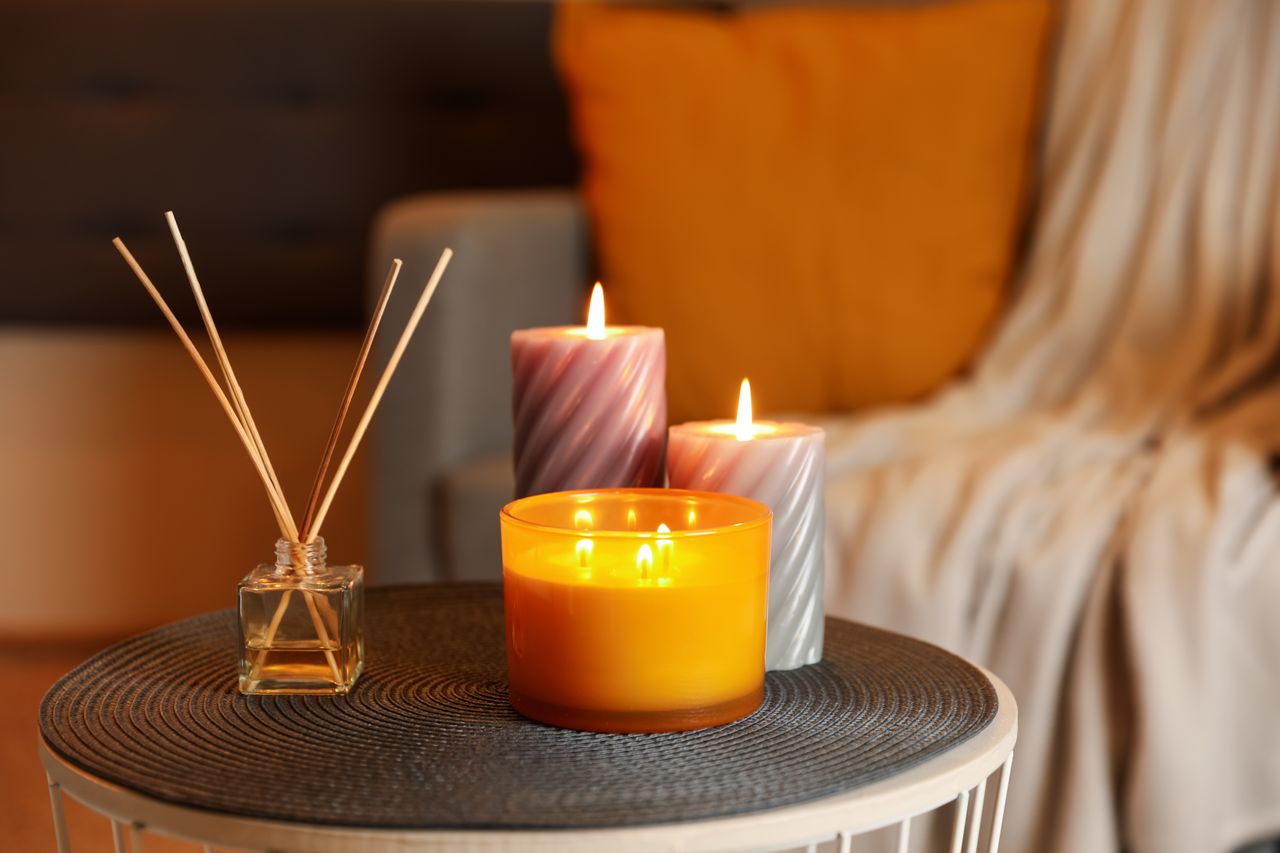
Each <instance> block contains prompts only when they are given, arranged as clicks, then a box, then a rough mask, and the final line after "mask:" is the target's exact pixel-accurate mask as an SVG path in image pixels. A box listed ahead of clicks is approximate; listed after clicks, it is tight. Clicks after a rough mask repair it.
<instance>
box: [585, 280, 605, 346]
mask: <svg viewBox="0 0 1280 853" xmlns="http://www.w3.org/2000/svg"><path fill="white" fill-rule="evenodd" d="M587 337H588V338H590V339H591V340H593V341H602V340H604V288H603V287H601V286H600V282H598V281H597V282H596V286H595V287H593V288H591V305H590V307H589V308H587Z"/></svg>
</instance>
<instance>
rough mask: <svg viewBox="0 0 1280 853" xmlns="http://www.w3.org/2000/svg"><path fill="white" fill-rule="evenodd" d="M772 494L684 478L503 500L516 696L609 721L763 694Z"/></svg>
mask: <svg viewBox="0 0 1280 853" xmlns="http://www.w3.org/2000/svg"><path fill="white" fill-rule="evenodd" d="M770 519H771V514H770V511H769V508H768V507H767V506H765V505H764V504H762V503H759V502H757V501H753V500H748V499H747V498H740V497H736V496H733V495H722V494H715V493H711V492H695V491H684V490H680V489H599V490H593V491H577V492H554V493H551V494H544V495H534V496H532V497H528V498H523V499H521V500H518V501H515V502H513V503H510V504H507V506H505V507H503V510H502V565H503V569H502V577H503V594H504V598H505V604H506V625H507V673H508V680H509V682H510V698H511V704H512V706H513V707H514V708H515V709H516V710H517V711H519V712H520V713H522V714H524V715H525V716H527V717H531V718H533V719H535V720H540V721H542V722H545V723H551V724H552V725H557V726H563V727H565V728H571V729H582V730H587V731H604V732H663V731H684V730H688V729H698V728H704V727H707V726H715V725H720V724H722V723H727V722H731V721H733V720H736V719H739V718H741V717H744V716H746V715H747V714H750V713H751V712H752V711H754V710H755V709H756V708H758V707H759V706H760V702H761V700H762V699H763V696H764V648H765V620H766V618H767V616H766V613H767V607H768V597H769V594H768V593H769V591H768V583H769V524H770Z"/></svg>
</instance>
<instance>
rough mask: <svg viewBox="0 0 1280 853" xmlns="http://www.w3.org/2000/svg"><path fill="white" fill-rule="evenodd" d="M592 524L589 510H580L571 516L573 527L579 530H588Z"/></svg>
mask: <svg viewBox="0 0 1280 853" xmlns="http://www.w3.org/2000/svg"><path fill="white" fill-rule="evenodd" d="M592 523H593V519H592V518H591V511H590V510H587V509H580V510H578V511H577V512H575V513H574V514H573V526H574V527H576V528H578V529H579V530H590V529H591V525H592Z"/></svg>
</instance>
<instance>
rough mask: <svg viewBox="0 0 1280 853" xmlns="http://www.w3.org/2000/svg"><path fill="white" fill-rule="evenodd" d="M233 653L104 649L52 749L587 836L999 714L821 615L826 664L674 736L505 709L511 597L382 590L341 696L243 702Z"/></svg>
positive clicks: (148, 646)
mask: <svg viewBox="0 0 1280 853" xmlns="http://www.w3.org/2000/svg"><path fill="white" fill-rule="evenodd" d="M236 643H237V629H236V619H235V614H234V613H232V612H230V611H224V612H219V613H211V614H207V615H205V616H199V617H196V618H194V619H188V620H185V621H182V622H177V623H174V624H172V625H168V626H166V627H164V628H160V629H158V630H155V631H151V632H149V633H146V634H142V635H140V636H137V637H134V638H132V639H129V640H125V641H124V642H122V643H119V644H117V645H115V646H113V647H111V648H109V649H107V650H106V651H104V652H102V653H100V654H98V655H97V656H95V657H93V658H91V659H90V660H88V661H87V662H85V663H84V664H82V665H81V666H79V667H77V668H76V669H75V670H73V671H72V672H70V673H69V674H68V675H67V676H65V677H64V678H63V679H62V680H61V681H59V682H58V683H57V684H55V685H54V686H53V688H52V689H51V690H50V691H49V693H48V695H46V696H45V699H44V703H43V705H42V706H41V713H40V729H41V733H42V734H43V736H44V739H45V742H46V743H47V744H48V746H49V747H50V749H51V750H52V751H53V752H54V753H55V754H57V755H58V756H60V757H61V758H63V759H64V760H66V761H67V762H69V763H70V764H72V765H74V766H76V767H78V768H80V769H82V770H84V771H87V772H88V773H90V774H92V775H94V776H97V777H99V778H101V779H104V780H106V781H108V782H111V783H114V784H116V785H120V786H122V787H125V788H128V789H130V790H133V791H136V792H138V793H142V794H146V795H149V796H151V797H155V798H157V799H160V800H164V801H167V802H172V803H178V804H182V805H186V806H190V807H195V808H201V809H207V810H211V811H217V812H223V813H228V814H234V815H238V816H242V817H255V818H265V819H270V820H282V821H301V822H306V823H317V824H329V825H345V826H361V827H384V828H388V829H391V828H399V829H405V828H417V829H459V828H466V829H495V828H499V829H528V828H593V827H610V826H629V825H639V824H652V823H664V822H670V821H681V820H696V819H705V818H713V817H725V816H730V815H736V814H743V813H747V812H753V811H758V810H761V809H768V808H775V807H778V806H785V805H793V804H797V803H803V802H807V801H810V800H814V799H817V798H821V797H825V796H830V795H834V794H840V793H845V792H848V791H850V790H853V789H856V788H858V787H859V786H862V785H866V784H868V783H871V782H874V781H877V780H881V779H884V778H886V777H888V776H891V775H893V774H895V773H899V772H902V771H903V770H906V769H908V768H911V767H913V766H915V765H918V764H920V763H921V762H923V761H926V760H928V759H930V758H933V757H935V756H937V755H939V754H940V753H942V752H943V751H945V750H947V749H949V748H950V747H953V746H955V745H956V744H959V743H961V742H963V741H965V740H966V739H968V738H970V737H972V736H973V735H974V734H976V733H978V732H979V731H981V730H982V729H983V728H984V727H985V726H986V725H988V724H989V723H990V721H991V720H992V718H993V717H994V716H995V712H996V703H997V699H996V693H995V689H994V687H993V686H992V684H991V682H990V681H989V680H988V679H987V678H986V676H985V675H983V674H982V672H980V671H979V670H978V669H976V668H975V667H973V666H972V665H970V664H968V663H966V662H965V661H963V660H962V659H960V658H958V657H955V656H954V655H951V654H948V653H947V652H944V651H942V650H941V649H938V648H937V647H935V646H931V645H928V644H926V643H922V642H919V641H917V640H912V639H909V638H907V637H903V636H900V635H897V634H892V633H888V632H885V631H880V630H876V629H874V628H868V627H866V626H863V625H858V624H854V623H851V622H846V621H843V620H839V619H828V620H827V635H826V655H825V659H824V660H823V662H822V663H819V664H815V665H813V666H808V667H804V668H803V669H799V670H793V671H790V672H777V673H770V674H769V675H768V677H767V679H766V686H765V699H764V705H763V706H762V707H761V708H760V710H758V711H757V712H756V713H754V714H752V715H751V716H750V717H748V718H746V719H744V720H740V721H738V722H736V723H732V724H730V725H727V726H721V727H719V728H713V729H703V730H701V731H695V732H681V733H673V734H650V735H616V734H589V733H582V732H572V731H566V730H562V729H556V728H552V727H549V726H544V725H541V724H539V723H535V722H532V721H530V720H526V719H525V718H523V717H521V716H520V715H518V714H517V713H516V712H515V711H513V710H512V709H511V707H510V706H509V705H508V704H507V698H506V660H505V646H504V641H503V622H502V594H501V591H500V589H499V587H498V586H496V585H483V584H475V585H456V586H434V587H406V588H399V589H390V590H387V589H375V590H370V591H369V592H368V599H367V615H366V643H367V645H366V658H365V661H366V664H365V673H364V675H363V676H362V677H361V679H360V681H359V683H358V684H357V685H356V687H355V689H354V690H353V691H352V692H351V694H350V695H348V696H343V697H302V696H287V697H284V696H268V697H245V696H241V695H239V694H238V693H237V691H236Z"/></svg>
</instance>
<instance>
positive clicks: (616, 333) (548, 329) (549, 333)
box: [511, 323, 666, 497]
mask: <svg viewBox="0 0 1280 853" xmlns="http://www.w3.org/2000/svg"><path fill="white" fill-rule="evenodd" d="M586 328H587V327H586V326H585V325H578V326H536V327H534V328H530V329H516V330H515V331H514V332H512V333H511V337H512V338H516V337H522V338H559V337H562V336H563V335H564V334H565V333H568V332H572V333H573V334H574V336H575V337H581V338H582V339H583V340H590V341H604V340H608V338H607V337H606V338H588V337H587V336H586V335H585V333H584V330H585V329H586ZM604 329H605V332H606V333H607V334H608V333H611V334H610V337H615V338H616V337H623V336H626V335H644V334H650V333H653V332H657V333H658V334H660V335H663V337H665V336H666V335H665V333H664V332H663V330H662V328H661V327H660V326H623V325H618V324H616V323H606V324H605V327H604ZM531 497H532V496H531Z"/></svg>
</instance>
